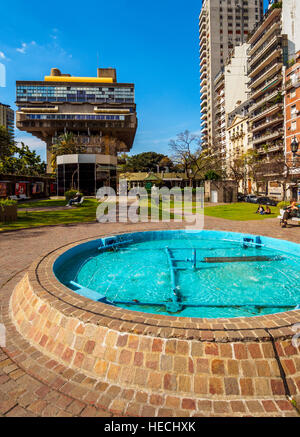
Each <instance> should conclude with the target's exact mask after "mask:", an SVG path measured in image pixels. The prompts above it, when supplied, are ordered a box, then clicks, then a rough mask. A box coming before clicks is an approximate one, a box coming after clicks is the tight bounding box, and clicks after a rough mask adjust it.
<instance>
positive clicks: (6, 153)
mask: <svg viewBox="0 0 300 437" xmlns="http://www.w3.org/2000/svg"><path fill="white" fill-rule="evenodd" d="M14 153H15V143H14V141H13V140H12V138H11V135H10V133H9V132H8V130H7V129H6V128H5V127H4V126H1V125H0V161H2V160H3V159H5V158H6V157H10V156H13V154H14Z"/></svg>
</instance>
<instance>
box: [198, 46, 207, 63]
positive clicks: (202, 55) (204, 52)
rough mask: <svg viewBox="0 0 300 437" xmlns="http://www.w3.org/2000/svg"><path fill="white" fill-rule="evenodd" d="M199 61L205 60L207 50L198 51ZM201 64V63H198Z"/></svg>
mask: <svg viewBox="0 0 300 437" xmlns="http://www.w3.org/2000/svg"><path fill="white" fill-rule="evenodd" d="M200 59H201V60H203V59H207V50H206V49H201V50H200ZM200 64H201V63H200Z"/></svg>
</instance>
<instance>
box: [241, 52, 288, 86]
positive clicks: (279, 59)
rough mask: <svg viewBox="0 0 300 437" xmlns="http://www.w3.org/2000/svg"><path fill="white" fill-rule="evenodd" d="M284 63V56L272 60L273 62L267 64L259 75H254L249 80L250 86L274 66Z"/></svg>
mask: <svg viewBox="0 0 300 437" xmlns="http://www.w3.org/2000/svg"><path fill="white" fill-rule="evenodd" d="M281 63H282V58H281V57H278V58H277V59H275V60H274V61H273V62H271V64H269V65H267V66H266V67H264V68H263V69H262V70H261V71H260V72H259V74H258V75H257V76H255V77H253V78H252V79H251V80H250V81H249V82H248V87H251V85H253V84H254V83H255V82H257V81H258V80H261V78H262V77H263V76H264V75H265V74H266V73H268V72H269V71H271V70H272V69H273V68H274V67H276V66H279V64H281Z"/></svg>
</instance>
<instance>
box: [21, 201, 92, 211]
mask: <svg viewBox="0 0 300 437" xmlns="http://www.w3.org/2000/svg"><path fill="white" fill-rule="evenodd" d="M88 200H90V199H87V201H88ZM66 204H67V201H66V199H42V200H28V201H27V202H18V209H19V208H20V209H24V208H47V207H48V206H51V207H57V206H65V205H66Z"/></svg>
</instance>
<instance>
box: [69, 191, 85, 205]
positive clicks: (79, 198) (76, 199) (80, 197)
mask: <svg viewBox="0 0 300 437" xmlns="http://www.w3.org/2000/svg"><path fill="white" fill-rule="evenodd" d="M81 199H82V195H81V194H80V193H78V192H77V193H76V196H75V197H74V198H73V199H70V200H69V202H68V203H67V205H66V206H69V207H71V206H72V205H73V204H74V203H79V202H80V200H81Z"/></svg>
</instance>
